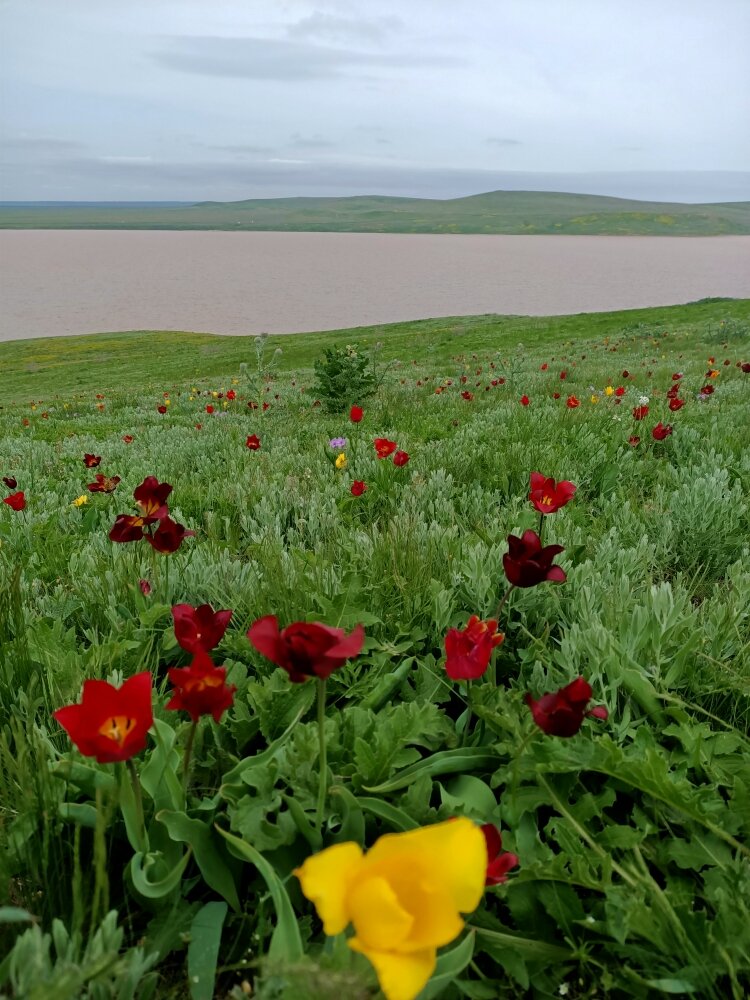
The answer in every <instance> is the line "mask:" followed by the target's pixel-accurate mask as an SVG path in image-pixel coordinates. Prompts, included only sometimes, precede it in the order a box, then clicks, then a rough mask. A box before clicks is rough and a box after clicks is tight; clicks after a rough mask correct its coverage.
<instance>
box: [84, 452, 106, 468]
mask: <svg viewBox="0 0 750 1000" xmlns="http://www.w3.org/2000/svg"><path fill="white" fill-rule="evenodd" d="M101 460H102V456H101V455H88V454H86V455H84V456H83V464H84V465H85V466H86V468H87V469H95V468H96V467H97V465H99V463H100V462H101Z"/></svg>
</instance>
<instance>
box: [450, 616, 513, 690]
mask: <svg viewBox="0 0 750 1000" xmlns="http://www.w3.org/2000/svg"><path fill="white" fill-rule="evenodd" d="M504 638H505V636H504V635H503V634H502V632H498V631H497V622H496V621H495V619H494V618H490V619H488V620H487V621H486V622H483V621H480V620H479V617H478V615H472V616H471V618H469V621H468V623H467V625H466V628H464V629H457V628H451V629H448V632H447V634H446V636H445V671H446V673H447V674H448V676H449V677H450V678H451V680H454V681H466V680H474V679H475V678H477V677H481V676H482V674H484V672H485V670H486V669H487V667H488V665H489V662H490V657H491V656H492V650H493V649H494V648H495V646H499V645H500V643H501V642H502V641H503V639H504Z"/></svg>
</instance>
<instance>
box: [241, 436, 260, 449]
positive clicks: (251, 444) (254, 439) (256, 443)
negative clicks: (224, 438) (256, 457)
mask: <svg viewBox="0 0 750 1000" xmlns="http://www.w3.org/2000/svg"><path fill="white" fill-rule="evenodd" d="M245 445H246V446H247V447H248V448H249V449H250V451H257V450H258V448H260V438H259V437H258V435H257V434H251V435H250V436H249V437H248V439H247V441H246V442H245Z"/></svg>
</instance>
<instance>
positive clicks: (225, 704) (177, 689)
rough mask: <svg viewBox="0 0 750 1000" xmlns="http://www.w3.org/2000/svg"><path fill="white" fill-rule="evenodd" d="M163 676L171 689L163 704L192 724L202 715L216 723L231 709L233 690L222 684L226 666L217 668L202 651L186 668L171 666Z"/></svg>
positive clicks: (229, 685)
mask: <svg viewBox="0 0 750 1000" xmlns="http://www.w3.org/2000/svg"><path fill="white" fill-rule="evenodd" d="M173 610H174V609H173ZM230 614H231V612H230ZM167 675H168V677H169V680H170V681H171V683H172V686H173V687H174V691H173V693H172V697H171V699H170V700H169V701H168V702H167V705H166V707H167V709H169V710H170V711H173V712H177V711H180V710H183V711H185V712H187V713H188V715H189V716H190V718H191V719H192V720H193V722H197V721H198V720H199V719H200V717H201V716H202V715H212V716H213V718H214V721H215V722H220V721H221V717H222V715H223V714H224V712H226V710H227V709H228V708H231V707H232V703H233V701H234V692H235V691H236V690H237V688H236V687H235V685H234V684H227V683H226V678H227V671H226V667H217V666H216V664H215V663H214V662H213V660H212V659H211V657H210V656H209V655H208V653H206V652H205V651H204V650H202V649H199V650H197V651H196V653H195V656H194V657H193V660H192V662H191V664H190V666H189V667H171V668H170V669H169V670H168V671H167Z"/></svg>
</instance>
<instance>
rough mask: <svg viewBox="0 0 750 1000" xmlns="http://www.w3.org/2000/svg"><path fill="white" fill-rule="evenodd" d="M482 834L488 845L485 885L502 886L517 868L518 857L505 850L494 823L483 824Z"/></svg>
mask: <svg viewBox="0 0 750 1000" xmlns="http://www.w3.org/2000/svg"><path fill="white" fill-rule="evenodd" d="M482 833H483V834H484V839H485V841H486V843H487V876H486V878H485V882H484V884H485V885H502V883H503V882H507V881H508V872H509V871H510V870H511V868H517V867H518V864H519V860H518V855H517V854H511V852H510V851H504V850H503V838H502V837H501V835H500V831H499V830H498V828H497V827H496V826H495V824H494V823H482Z"/></svg>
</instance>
